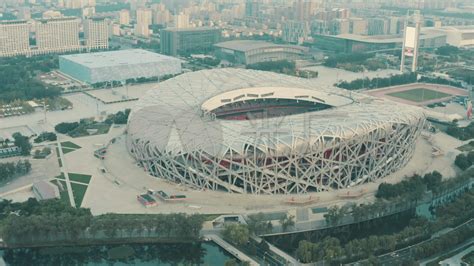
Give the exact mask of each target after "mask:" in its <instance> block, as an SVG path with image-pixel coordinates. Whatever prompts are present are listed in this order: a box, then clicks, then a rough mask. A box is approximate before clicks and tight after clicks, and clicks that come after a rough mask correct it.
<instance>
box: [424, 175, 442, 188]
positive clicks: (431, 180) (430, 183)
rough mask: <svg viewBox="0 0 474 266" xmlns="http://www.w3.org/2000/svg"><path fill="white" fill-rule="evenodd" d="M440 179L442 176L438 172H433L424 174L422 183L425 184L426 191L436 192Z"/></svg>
mask: <svg viewBox="0 0 474 266" xmlns="http://www.w3.org/2000/svg"><path fill="white" fill-rule="evenodd" d="M441 179H443V176H442V175H441V174H440V173H439V172H438V171H434V172H432V173H428V174H425V176H424V177H423V182H424V183H425V184H426V187H427V189H428V190H432V191H434V192H436V191H437V189H438V186H439V185H440V184H441Z"/></svg>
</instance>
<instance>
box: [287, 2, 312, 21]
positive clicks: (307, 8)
mask: <svg viewBox="0 0 474 266" xmlns="http://www.w3.org/2000/svg"><path fill="white" fill-rule="evenodd" d="M293 9H294V10H293V14H294V18H295V20H299V21H309V20H310V19H311V16H312V15H313V13H314V10H315V9H316V3H315V2H314V1H313V0H297V1H296V2H295V3H294V6H293Z"/></svg>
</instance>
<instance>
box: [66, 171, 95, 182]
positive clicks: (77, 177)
mask: <svg viewBox="0 0 474 266" xmlns="http://www.w3.org/2000/svg"><path fill="white" fill-rule="evenodd" d="M91 177H92V176H90V175H84V174H77V173H69V180H71V181H76V182H81V183H85V184H89V182H90V181H91Z"/></svg>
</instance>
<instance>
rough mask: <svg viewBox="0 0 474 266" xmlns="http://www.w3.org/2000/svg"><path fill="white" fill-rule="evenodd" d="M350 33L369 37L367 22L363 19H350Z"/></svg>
mask: <svg viewBox="0 0 474 266" xmlns="http://www.w3.org/2000/svg"><path fill="white" fill-rule="evenodd" d="M350 23H351V24H350V29H349V32H350V33H352V34H357V35H367V26H368V25H367V24H368V23H367V20H366V19H363V18H351V19H350Z"/></svg>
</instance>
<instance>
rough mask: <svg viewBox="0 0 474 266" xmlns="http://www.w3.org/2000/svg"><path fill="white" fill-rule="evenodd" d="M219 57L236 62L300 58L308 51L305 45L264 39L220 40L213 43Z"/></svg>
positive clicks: (247, 62)
mask: <svg viewBox="0 0 474 266" xmlns="http://www.w3.org/2000/svg"><path fill="white" fill-rule="evenodd" d="M214 46H215V47H216V48H217V51H216V54H217V56H218V57H220V58H221V59H225V60H229V61H231V62H234V63H238V64H245V65H250V64H255V63H260V62H268V61H278V60H288V61H293V60H297V59H302V58H303V57H305V56H306V55H307V53H308V51H309V49H308V48H307V47H303V46H297V45H283V44H274V43H269V42H264V41H252V40H239V41H228V42H221V43H217V44H215V45H214Z"/></svg>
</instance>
